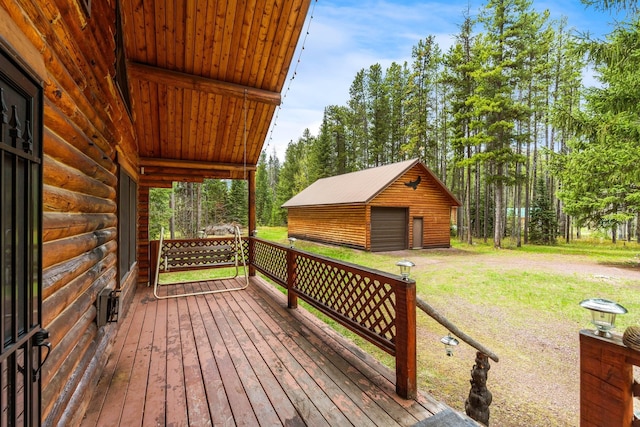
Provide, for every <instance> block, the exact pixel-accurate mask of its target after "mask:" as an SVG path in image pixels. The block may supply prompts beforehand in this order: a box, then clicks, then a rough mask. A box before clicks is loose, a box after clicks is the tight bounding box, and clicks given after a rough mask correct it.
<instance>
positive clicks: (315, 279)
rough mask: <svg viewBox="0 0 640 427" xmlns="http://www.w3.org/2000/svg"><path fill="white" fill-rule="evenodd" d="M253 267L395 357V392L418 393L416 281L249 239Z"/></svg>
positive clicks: (291, 301)
mask: <svg viewBox="0 0 640 427" xmlns="http://www.w3.org/2000/svg"><path fill="white" fill-rule="evenodd" d="M249 259H250V260H251V264H252V267H254V268H255V269H257V270H258V271H260V272H261V273H262V274H264V275H265V276H267V277H269V278H270V279H271V280H273V281H275V282H276V283H278V284H280V285H281V286H283V287H286V288H287V295H288V305H289V307H290V308H295V307H297V304H298V301H297V300H298V298H300V299H302V300H304V301H306V302H307V303H309V304H310V305H312V306H313V307H315V308H316V309H318V310H319V311H321V312H322V313H324V314H325V315H327V316H329V317H330V318H332V319H334V320H336V321H337V322H339V323H340V324H342V325H344V326H345V327H347V328H349V329H350V330H351V331H353V332H354V333H356V334H358V335H360V336H361V337H363V338H365V339H366V340H368V341H370V342H371V343H373V344H375V345H377V346H378V347H380V348H381V349H383V350H384V351H386V352H388V353H389V354H391V355H393V356H394V357H395V359H396V392H397V393H398V395H399V396H401V397H403V398H414V397H416V393H417V384H416V381H417V374H416V288H415V282H414V281H413V280H402V278H401V277H400V276H396V275H393V274H389V273H385V272H381V271H377V270H372V269H368V268H365V267H361V266H356V265H353V264H349V263H345V262H342V261H337V260H333V259H330V258H326V257H323V256H320V255H316V254H311V253H308V252H304V251H301V250H297V249H294V248H290V247H286V246H283V245H279V244H277V243H273V242H269V241H266V240H262V239H258V238H255V237H254V238H251V240H250V256H249Z"/></svg>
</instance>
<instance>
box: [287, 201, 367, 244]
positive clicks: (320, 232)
mask: <svg viewBox="0 0 640 427" xmlns="http://www.w3.org/2000/svg"><path fill="white" fill-rule="evenodd" d="M365 210H366V207H365V206H314V207H308V208H289V216H288V225H289V236H290V237H295V238H298V239H304V240H313V241H320V242H327V243H333V244H338V245H344V246H350V247H354V248H359V249H365V248H366V247H367V238H366V237H367V236H366V230H367V222H366V216H365Z"/></svg>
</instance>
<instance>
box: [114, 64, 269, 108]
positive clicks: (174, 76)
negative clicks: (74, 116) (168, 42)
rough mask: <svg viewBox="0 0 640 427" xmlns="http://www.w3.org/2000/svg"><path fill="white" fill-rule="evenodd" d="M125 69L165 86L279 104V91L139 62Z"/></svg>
mask: <svg viewBox="0 0 640 427" xmlns="http://www.w3.org/2000/svg"><path fill="white" fill-rule="evenodd" d="M127 71H128V74H129V77H130V78H134V79H138V80H146V81H150V82H154V83H160V84H164V85H167V86H174V87H180V88H183V89H191V90H197V91H200V92H206V93H211V94H215V95H225V96H233V97H237V98H244V96H245V95H246V97H247V100H249V101H255V102H260V103H263V104H270V105H280V101H281V97H280V93H278V92H271V91H268V90H263V89H258V88H255V87H250V86H242V85H239V84H235V83H228V82H223V81H220V80H213V79H208V78H206V77H201V76H196V75H193V74H187V73H181V72H178V71H172V70H168V69H166V68H160V67H154V66H151V65H146V64H141V63H139V62H128V63H127Z"/></svg>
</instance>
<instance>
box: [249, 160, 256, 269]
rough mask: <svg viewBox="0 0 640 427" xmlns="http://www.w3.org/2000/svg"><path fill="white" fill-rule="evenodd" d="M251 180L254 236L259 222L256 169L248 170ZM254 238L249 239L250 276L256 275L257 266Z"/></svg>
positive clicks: (250, 232) (250, 193)
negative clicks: (255, 262) (254, 263)
mask: <svg viewBox="0 0 640 427" xmlns="http://www.w3.org/2000/svg"><path fill="white" fill-rule="evenodd" d="M248 180H249V185H248V187H249V236H253V231H254V230H256V228H257V226H258V223H257V221H256V171H255V170H250V171H248ZM253 256H254V251H253V240H252V239H249V276H255V275H256V268H255V267H254V266H253V261H254V260H253Z"/></svg>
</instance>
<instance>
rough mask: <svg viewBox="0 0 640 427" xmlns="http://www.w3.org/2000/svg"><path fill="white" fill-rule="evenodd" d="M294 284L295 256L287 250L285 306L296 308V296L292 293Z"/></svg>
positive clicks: (291, 251) (290, 250)
mask: <svg viewBox="0 0 640 427" xmlns="http://www.w3.org/2000/svg"><path fill="white" fill-rule="evenodd" d="M295 283H296V254H295V252H294V251H293V250H292V249H287V306H288V307H289V308H298V296H297V295H296V294H295V292H293V288H294V287H295Z"/></svg>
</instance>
